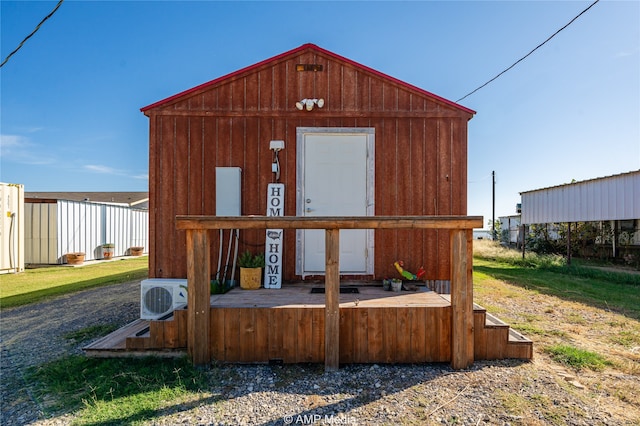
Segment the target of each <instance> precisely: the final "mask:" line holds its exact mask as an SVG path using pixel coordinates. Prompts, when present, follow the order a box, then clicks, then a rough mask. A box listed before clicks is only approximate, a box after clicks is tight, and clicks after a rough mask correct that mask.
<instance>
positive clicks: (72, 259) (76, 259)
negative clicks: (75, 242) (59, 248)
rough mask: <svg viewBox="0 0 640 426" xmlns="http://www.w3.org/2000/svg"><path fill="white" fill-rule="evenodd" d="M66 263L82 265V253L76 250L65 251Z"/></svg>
mask: <svg viewBox="0 0 640 426" xmlns="http://www.w3.org/2000/svg"><path fill="white" fill-rule="evenodd" d="M66 257H67V264H69V265H82V264H83V263H84V253H83V252H80V251H77V252H72V253H67V254H66Z"/></svg>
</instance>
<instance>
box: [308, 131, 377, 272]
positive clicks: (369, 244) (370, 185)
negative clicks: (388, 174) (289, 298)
mask: <svg viewBox="0 0 640 426" xmlns="http://www.w3.org/2000/svg"><path fill="white" fill-rule="evenodd" d="M310 134H316V135H317V134H319V135H323V136H327V135H331V134H335V135H340V136H344V135H358V136H362V135H364V136H366V138H367V142H366V144H367V159H366V161H367V166H366V173H367V177H366V181H367V183H366V185H367V188H366V192H367V194H366V197H367V209H366V215H367V216H375V145H376V144H375V128H374V127H297V128H296V216H303V215H304V207H305V206H304V199H305V193H304V170H305V164H304V158H305V137H306V136H307V135H310ZM365 235H366V237H365V238H366V242H365V244H366V250H367V253H366V255H365V265H366V266H365V267H366V271H365V275H373V271H374V262H373V260H374V248H375V247H374V230H373V229H367V230H366V234H365ZM296 275H300V276H302V279H304V278H305V277H306V276H309V275H324V274H323V273H320V274H318V273H313V274H311V273H306V272H305V271H304V232H303V230H301V229H298V230H296Z"/></svg>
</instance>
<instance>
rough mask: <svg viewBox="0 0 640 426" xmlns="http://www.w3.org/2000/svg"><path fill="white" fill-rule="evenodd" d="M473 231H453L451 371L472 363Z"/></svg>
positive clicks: (451, 234)
mask: <svg viewBox="0 0 640 426" xmlns="http://www.w3.org/2000/svg"><path fill="white" fill-rule="evenodd" d="M470 233H471V231H468V230H465V229H453V230H451V231H450V241H451V312H452V315H453V318H452V330H451V340H452V342H451V368H454V369H456V370H457V369H461V368H467V367H469V366H470V365H471V364H473V277H472V274H471V266H472V264H471V262H472V259H473V258H472V255H470V254H469V253H471V252H472V249H471V248H470V247H469V245H470V244H471V243H470V241H469V239H470ZM471 238H472V234H471Z"/></svg>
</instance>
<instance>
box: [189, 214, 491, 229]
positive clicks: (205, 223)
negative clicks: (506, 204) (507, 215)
mask: <svg viewBox="0 0 640 426" xmlns="http://www.w3.org/2000/svg"><path fill="white" fill-rule="evenodd" d="M176 227H177V228H178V229H271V228H273V229H280V228H282V229H473V228H482V216H342V217H333V216H331V217H318V216H278V217H273V216H176Z"/></svg>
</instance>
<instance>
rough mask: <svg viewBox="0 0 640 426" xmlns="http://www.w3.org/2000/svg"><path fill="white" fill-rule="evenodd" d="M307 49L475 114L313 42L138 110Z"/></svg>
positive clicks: (166, 102)
mask: <svg viewBox="0 0 640 426" xmlns="http://www.w3.org/2000/svg"><path fill="white" fill-rule="evenodd" d="M307 49H312V50H316V51H318V52H320V53H322V54H325V55H327V56H330V57H333V58H335V59H338V60H340V61H343V62H346V63H348V64H350V65H353V66H355V67H358V68H361V69H364V70H366V71H367V72H370V73H372V74H374V75H376V76H378V77H381V78H383V79H386V80H390V81H393V82H394V83H396V84H399V85H400V86H404V87H406V88H408V89H411V90H414V91H417V92H419V93H422V94H423V95H425V96H427V97H430V98H433V99H436V100H438V101H440V102H443V103H445V104H447V105H449V106H452V107H454V108H457V109H460V110H463V111H465V112H467V113H469V114H472V115H475V113H476V112H475V111H474V110H472V109H469V108H467V107H464V106H462V105H460V104H457V103H455V102H453V101H450V100H448V99H445V98H443V97H441V96H438V95H435V94H433V93H431V92H428V91H426V90H424V89H421V88H419V87H417V86H414V85H412V84H409V83H406V82H404V81H402V80H398V79H397V78H394V77H391V76H389V75H387V74H384V73H382V72H380V71H377V70H374V69H373V68H370V67H367V66H366V65H362V64H359V63H357V62H355V61H352V60H351V59H348V58H345V57H344V56H340V55H338V54H336V53H333V52H330V51H328V50H326V49H323V48H321V47H318V46H316V45H315V44H312V43H306V44H303V45H302V46H300V47H297V48H295V49H292V50H289V51H288V52H284V53H281V54H279V55H276V56H273V57H271V58H269V59H265V60H263V61H260V62H258V63H256V64H253V65H250V66H248V67H245V68H242V69H239V70H237V71H234V72H232V73H230V74H227V75H224V76H222V77H218V78H216V79H214V80H211V81H208V82H206V83H203V84H200V85H198V86H196V87H193V88H191V89H187V90H185V91H183V92H180V93H177V94H175V95H173V96H170V97H168V98H165V99H162V100H160V101H158V102H155V103H153V104H151V105H148V106H146V107H143V108H140V111H142V112H143V113H144V112H147V111H149V110H151V109H154V108H157V107H160V106H162V105H165V104H168V103H170V102H171V101H174V100H176V99H179V98H181V97H183V96H185V95H188V94H190V93H193V92H197V91H198V90H201V89H204V88H206V87H208V86H212V85H214V84H216V83H219V82H220V81H223V80H226V79H228V78H232V77H235V76H237V75H240V74H243V73H246V72H247V71H251V70H253V69H257V68H260V67H261V66H263V65H266V64H268V63H270V62H274V61H278V60H280V59H283V58H285V57H288V56H291V55H294V54H296V53H299V52H302V51H304V50H307Z"/></svg>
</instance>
